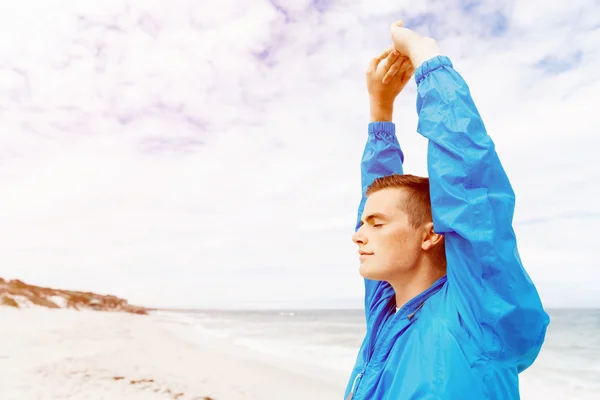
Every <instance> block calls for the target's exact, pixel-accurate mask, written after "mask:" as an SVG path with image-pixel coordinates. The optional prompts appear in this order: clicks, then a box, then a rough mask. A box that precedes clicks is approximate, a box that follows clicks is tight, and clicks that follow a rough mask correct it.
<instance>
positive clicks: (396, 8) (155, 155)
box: [0, 0, 600, 308]
mask: <svg viewBox="0 0 600 400" xmlns="http://www.w3.org/2000/svg"><path fill="white" fill-rule="evenodd" d="M50 3H52V4H50ZM212 3H214V4H212ZM211 4H212V7H208V6H207V5H206V2H194V1H182V0H172V1H169V2H168V5H167V4H166V3H165V2H163V1H158V0H135V1H134V0H120V1H116V0H109V1H104V2H101V3H100V2H97V1H91V0H78V1H66V0H63V1H54V2H44V1H33V0H22V1H20V2H17V3H14V2H13V3H11V4H10V6H9V5H7V4H4V5H0V24H1V25H2V26H3V28H4V29H3V35H2V36H0V276H1V277H4V278H11V279H12V278H18V279H21V280H24V281H26V282H29V283H32V284H37V285H43V286H53V287H60V288H68V289H78V290H89V291H95V292H99V293H110V294H115V295H118V296H121V297H125V298H127V299H129V301H130V302H131V303H134V304H143V305H149V306H164V307H194V308H203V307H227V308H231V307H308V308H314V307H319V308H321V307H328V308H329V307H344V308H347V307H352V308H359V307H361V305H362V296H363V283H362V278H361V277H360V275H359V274H358V266H359V260H358V257H357V252H356V250H357V249H356V247H355V245H354V244H353V243H352V241H351V235H352V233H353V230H354V224H355V220H356V212H357V206H358V203H359V200H360V189H361V188H360V158H361V156H362V150H363V148H364V144H365V141H366V137H367V124H368V122H369V110H368V98H367V91H366V86H365V79H364V73H365V70H366V67H367V64H368V62H369V60H370V59H371V58H372V57H374V56H376V55H378V54H379V53H380V52H381V51H382V50H383V49H384V48H385V47H387V46H389V45H390V44H391V39H390V34H389V25H390V24H391V23H392V22H393V21H395V20H398V19H402V20H404V22H405V26H407V27H409V28H411V29H414V30H416V31H417V32H419V33H421V34H423V35H427V36H431V37H433V38H435V39H436V40H437V41H438V43H439V45H440V48H441V50H442V53H443V54H444V55H446V56H448V57H450V59H451V60H452V62H453V63H454V66H455V68H456V70H457V71H458V72H459V73H460V74H461V75H462V76H463V77H464V79H465V80H466V81H467V83H468V85H469V87H470V89H471V93H472V95H473V98H474V100H475V102H476V104H477V107H478V109H479V111H480V113H481V115H482V117H483V119H484V122H485V125H486V127H487V129H488V132H489V134H490V135H491V137H492V139H493V140H494V142H495V144H496V147H497V151H498V154H499V156H500V158H501V160H502V163H503V165H504V167H505V169H506V172H507V173H508V175H509V177H510V179H511V182H512V184H513V187H514V190H515V192H516V202H517V204H516V211H515V217H514V228H515V232H516V234H517V238H518V241H519V242H518V243H519V252H520V254H521V257H522V260H523V263H524V265H525V267H526V269H527V271H528V273H529V274H530V276H531V277H532V279H533V280H534V282H535V283H536V285H537V287H538V290H539V292H540V295H541V297H542V300H543V302H544V304H545V305H546V306H548V307H594V306H597V305H598V304H600V290H598V286H599V285H600V265H599V263H598V258H597V257H596V252H595V250H596V246H597V243H598V238H597V236H596V233H598V232H599V231H600V229H599V228H600V202H598V197H599V195H600V163H598V156H597V152H598V150H597V149H598V145H599V144H600V139H599V138H598V132H599V128H600V113H599V112H598V110H597V108H598V105H599V104H600V95H599V94H598V93H600V46H599V44H600V7H599V6H598V3H597V2H596V1H594V0H571V1H569V2H547V1H541V0H528V1H491V0H490V1H484V2H478V1H469V0H445V1H434V0H427V1H423V0H407V1H394V2H392V1H388V0H386V1H384V0H369V1H367V0H364V1H359V0H352V1H350V0H348V1H346V0H341V1H335V0H312V1H303V0H270V1H262V0H255V1H251V2H249V1H241V0H235V1H234V0H220V1H219V2H211ZM394 121H395V123H396V129H397V135H398V139H399V141H400V143H401V146H402V148H403V150H404V153H405V164H404V170H405V172H406V173H412V174H416V175H422V176H426V174H427V171H426V145H427V143H426V139H424V138H423V137H422V136H420V135H419V134H418V133H417V132H416V125H417V115H416V85H415V83H414V80H413V81H411V82H410V83H409V85H408V86H407V87H406V89H405V90H404V91H403V93H401V94H400V96H399V97H398V99H397V101H396V104H395V113H394Z"/></svg>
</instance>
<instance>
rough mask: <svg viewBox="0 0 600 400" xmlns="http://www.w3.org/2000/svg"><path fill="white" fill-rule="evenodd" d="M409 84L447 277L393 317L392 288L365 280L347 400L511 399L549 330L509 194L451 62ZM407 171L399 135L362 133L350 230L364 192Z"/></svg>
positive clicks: (387, 128) (419, 73)
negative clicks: (360, 333)
mask: <svg viewBox="0 0 600 400" xmlns="http://www.w3.org/2000/svg"><path fill="white" fill-rule="evenodd" d="M415 80H416V82H417V112H418V117H419V122H418V127H417V131H418V132H419V133H420V134H421V135H423V136H424V137H425V138H427V139H429V141H428V142H429V144H428V175H429V180H430V182H429V184H430V192H431V204H432V214H433V224H434V230H435V231H436V232H437V233H441V234H443V235H444V238H445V246H446V258H447V272H446V276H444V277H442V278H441V279H439V280H438V281H437V282H435V283H434V284H433V285H432V286H431V287H430V288H429V289H427V290H426V291H425V292H423V293H421V294H420V295H418V296H417V297H415V298H414V299H412V300H410V301H409V302H408V303H407V304H406V305H404V306H403V307H402V308H401V309H400V310H399V311H398V312H396V313H395V303H394V291H393V289H392V287H391V286H390V284H388V283H387V282H379V281H369V280H367V279H365V313H366V320H367V333H366V335H365V338H364V341H363V343H362V345H361V347H360V350H359V354H358V357H357V360H356V365H355V367H354V369H353V371H352V374H351V376H350V379H349V382H348V386H347V388H346V393H345V397H344V398H345V399H348V398H352V399H353V400H383V399H386V400H409V399H410V400H417V399H418V400H429V399H431V400H433V399H436V400H438V399H450V400H453V399H457V400H458V399H460V400H468V399H477V400H483V399H501V400H511V399H519V380H518V374H519V373H520V372H521V371H523V370H525V369H526V368H528V367H529V366H530V365H531V364H532V363H533V361H534V360H535V359H536V357H537V355H538V353H539V351H540V348H541V346H542V343H543V341H544V338H545V335H546V328H547V326H548V324H549V322H550V320H549V317H548V315H547V314H546V313H545V311H544V309H543V306H542V304H541V301H540V298H539V295H538V293H537V291H536V288H535V286H534V284H533V283H532V281H531V280H530V278H529V276H528V274H527V272H526V271H525V270H524V269H523V266H522V263H521V259H520V258H519V253H518V250H517V243H516V239H515V234H514V231H513V228H512V218H513V209H514V202H515V198H514V193H513V190H512V188H511V185H510V183H509V180H508V178H507V176H506V174H505V172H504V169H503V167H502V165H501V163H500V160H499V159H498V155H497V154H496V151H495V148H494V143H493V142H492V139H491V138H490V137H489V136H488V134H487V133H486V130H485V127H484V124H483V122H482V120H481V117H480V115H479V113H478V111H477V109H476V107H475V104H474V103H473V100H472V98H471V95H470V92H469V89H468V87H467V84H466V83H465V81H464V80H463V79H462V77H461V76H460V75H459V74H458V73H457V72H456V71H455V70H454V68H453V65H452V62H451V61H450V59H448V58H447V57H444V56H437V57H434V58H432V59H430V60H428V61H426V62H425V63H424V64H423V65H421V66H420V67H419V68H418V69H417V70H416V71H415ZM403 161H404V155H403V153H402V151H401V149H400V145H399V144H398V140H397V138H396V135H395V125H394V124H392V123H384V122H374V123H371V124H369V136H368V141H367V144H366V148H365V150H364V153H363V158H362V163H361V172H362V190H363V192H362V193H363V196H362V200H361V202H360V206H359V209H358V219H357V223H356V229H358V228H359V223H360V218H361V214H362V212H363V208H364V205H365V201H366V199H365V191H366V189H367V187H368V186H369V185H370V184H371V183H372V182H373V180H374V179H375V178H378V177H381V176H385V175H390V174H402V173H403V172H402V163H403Z"/></svg>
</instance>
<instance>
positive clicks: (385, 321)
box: [346, 276, 447, 400]
mask: <svg viewBox="0 0 600 400" xmlns="http://www.w3.org/2000/svg"><path fill="white" fill-rule="evenodd" d="M446 279H447V277H446V276H443V277H442V278H440V279H438V280H437V281H436V282H435V283H434V284H433V285H432V287H430V288H429V289H427V290H426V291H425V292H423V293H421V294H420V295H418V296H417V297H415V298H414V299H412V300H411V301H409V302H408V303H407V304H405V305H404V306H403V307H402V309H400V310H398V311H395V312H392V313H390V311H391V310H392V309H394V308H395V307H396V303H395V302H394V301H393V300H392V301H390V300H391V299H388V302H389V303H388V304H387V308H388V309H387V312H385V313H381V314H379V315H378V316H377V317H378V318H377V320H376V323H375V324H374V325H375V326H377V325H379V324H381V328H380V329H379V332H373V334H372V335H371V338H370V340H369V353H368V357H367V359H366V361H365V365H364V367H363V369H362V371H361V372H360V373H359V374H358V375H356V378H354V383H353V384H352V389H350V393H349V394H348V397H346V400H352V399H353V398H354V395H356V392H357V390H358V385H359V383H360V381H361V380H362V377H363V376H364V374H365V372H366V371H367V367H368V365H369V362H371V358H373V354H375V350H377V349H378V348H379V347H380V346H382V344H381V342H382V341H383V340H377V339H379V337H380V336H381V335H385V333H386V328H388V327H389V326H388V325H389V324H390V320H392V319H393V318H394V317H397V315H398V314H400V315H402V314H401V312H402V310H403V309H404V308H406V307H410V305H411V303H412V304H414V303H415V302H417V301H419V302H420V304H419V305H418V306H417V307H416V308H415V310H414V311H413V312H412V313H410V314H409V315H407V319H408V323H407V324H406V326H405V327H404V328H403V329H402V332H404V331H406V330H407V329H408V328H409V327H410V326H411V325H412V323H413V318H414V316H415V314H416V313H417V312H418V311H419V310H420V309H421V307H423V305H424V304H425V302H426V301H427V300H428V299H429V297H431V296H432V295H434V294H435V293H437V292H438V290H439V289H440V288H441V287H442V285H444V283H446ZM392 299H394V297H392Z"/></svg>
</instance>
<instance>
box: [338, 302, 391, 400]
mask: <svg viewBox="0 0 600 400" xmlns="http://www.w3.org/2000/svg"><path fill="white" fill-rule="evenodd" d="M391 306H394V307H395V303H394V302H393V301H390V302H389V303H388V305H387V308H388V310H387V312H386V313H381V314H380V315H378V316H377V317H378V318H377V320H376V324H374V325H375V326H378V325H380V324H381V328H380V329H379V332H373V334H372V335H371V338H370V340H369V353H368V357H367V359H366V361H365V365H364V366H363V369H362V371H361V372H360V373H359V374H358V375H356V378H354V383H353V384H352V389H351V390H350V393H349V394H348V397H346V400H352V398H353V397H354V395H355V394H356V391H357V390H358V384H359V383H360V381H361V379H362V377H363V375H364V374H365V372H366V371H367V367H368V366H369V362H371V358H373V354H375V350H376V349H377V347H378V346H379V345H380V343H381V340H379V341H378V340H377V339H378V338H379V336H380V335H381V334H383V333H384V331H385V328H386V326H387V324H388V322H389V320H390V319H391V318H393V317H394V315H395V314H391V315H390V310H391V309H392V308H393V307H391Z"/></svg>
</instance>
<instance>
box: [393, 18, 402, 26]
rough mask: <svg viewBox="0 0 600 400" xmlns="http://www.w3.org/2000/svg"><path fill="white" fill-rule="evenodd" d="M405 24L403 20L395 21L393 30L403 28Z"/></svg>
mask: <svg viewBox="0 0 600 400" xmlns="http://www.w3.org/2000/svg"><path fill="white" fill-rule="evenodd" d="M403 24H404V22H402V20H401V19H399V20H398V21H394V22H393V23H392V28H393V27H397V28H402V25H403Z"/></svg>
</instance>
